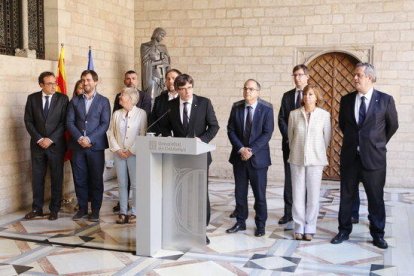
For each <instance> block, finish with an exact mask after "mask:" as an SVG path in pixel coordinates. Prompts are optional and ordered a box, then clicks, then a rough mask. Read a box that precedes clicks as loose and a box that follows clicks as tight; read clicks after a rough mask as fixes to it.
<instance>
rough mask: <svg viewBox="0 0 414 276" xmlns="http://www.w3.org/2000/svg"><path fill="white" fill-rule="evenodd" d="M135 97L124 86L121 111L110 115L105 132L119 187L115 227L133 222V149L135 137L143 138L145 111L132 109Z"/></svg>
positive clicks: (134, 158)
mask: <svg viewBox="0 0 414 276" xmlns="http://www.w3.org/2000/svg"><path fill="white" fill-rule="evenodd" d="M138 99H139V94H138V93H137V90H136V89H135V88H130V87H125V88H124V89H123V90H122V91H121V95H120V97H119V104H120V105H121V106H122V109H119V110H117V111H115V112H114V114H113V116H112V120H111V124H110V127H109V131H108V136H109V148H110V150H111V151H112V152H113V153H114V156H115V168H116V174H117V177H118V184H119V204H120V211H119V216H118V219H117V221H116V223H118V224H124V223H128V222H130V223H134V222H135V219H136V212H135V198H136V174H135V169H136V168H135V167H136V166H135V165H136V156H135V153H136V149H135V141H136V137H137V136H138V135H145V131H146V128H147V114H146V112H145V111H144V110H143V109H141V108H138V107H136V104H137V102H138ZM128 175H129V178H130V179H131V189H132V202H131V214H130V215H128Z"/></svg>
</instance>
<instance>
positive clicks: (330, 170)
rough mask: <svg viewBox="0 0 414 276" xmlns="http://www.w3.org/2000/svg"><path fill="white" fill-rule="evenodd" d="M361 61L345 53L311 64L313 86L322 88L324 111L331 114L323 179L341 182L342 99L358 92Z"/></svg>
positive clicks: (321, 57) (326, 55) (330, 55)
mask: <svg viewBox="0 0 414 276" xmlns="http://www.w3.org/2000/svg"><path fill="white" fill-rule="evenodd" d="M358 62H359V61H358V60H357V59H356V58H354V57H353V56H350V55H348V54H345V53H340V52H331V53H327V54H324V55H321V56H319V57H317V58H315V59H314V60H311V61H310V62H309V63H308V64H307V66H308V68H309V70H310V82H313V83H315V84H316V85H318V86H319V88H320V90H321V92H322V97H323V99H324V104H323V106H322V108H324V109H325V110H327V111H329V112H330V113H331V123H332V139H331V144H330V146H329V148H328V160H329V166H327V167H326V168H325V170H324V172H323V178H324V179H330V180H339V154H340V151H341V145H342V132H341V131H340V129H339V125H338V114H339V103H340V101H341V97H342V96H343V95H346V94H348V93H350V92H352V91H354V90H355V88H354V84H353V74H352V73H353V70H354V67H355V64H357V63H358Z"/></svg>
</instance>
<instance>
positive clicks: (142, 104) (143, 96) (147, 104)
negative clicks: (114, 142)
mask: <svg viewBox="0 0 414 276" xmlns="http://www.w3.org/2000/svg"><path fill="white" fill-rule="evenodd" d="M138 94H139V99H138V102H137V107H139V108H141V109H144V110H145V112H147V117H148V116H149V114H150V112H151V95H150V94H149V93H145V92H144V91H141V90H138ZM120 95H121V93H118V94H116V96H115V101H114V108H113V110H112V113H114V112H115V111H117V110H119V109H121V108H122V106H121V105H120V104H119V96H120Z"/></svg>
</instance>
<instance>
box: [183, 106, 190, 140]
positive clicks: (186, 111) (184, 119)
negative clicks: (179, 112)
mask: <svg viewBox="0 0 414 276" xmlns="http://www.w3.org/2000/svg"><path fill="white" fill-rule="evenodd" d="M187 105H188V102H185V103H184V109H183V128H184V131H185V132H186V133H187V132H188V121H189V118H188V109H187Z"/></svg>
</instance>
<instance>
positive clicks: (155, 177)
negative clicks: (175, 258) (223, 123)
mask: <svg viewBox="0 0 414 276" xmlns="http://www.w3.org/2000/svg"><path fill="white" fill-rule="evenodd" d="M136 147H137V150H136V156H137V165H136V175H137V181H136V212H137V223H136V254H137V255H141V256H154V254H156V253H157V251H159V250H160V249H169V250H179V251H185V250H188V249H190V248H192V247H196V246H201V245H205V242H206V241H205V238H206V204H207V202H206V199H207V185H206V184H207V177H208V175H207V153H208V152H210V151H213V150H215V148H216V147H215V146H214V145H209V144H206V143H203V142H201V141H198V140H197V138H175V137H155V136H138V137H137V142H136Z"/></svg>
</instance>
